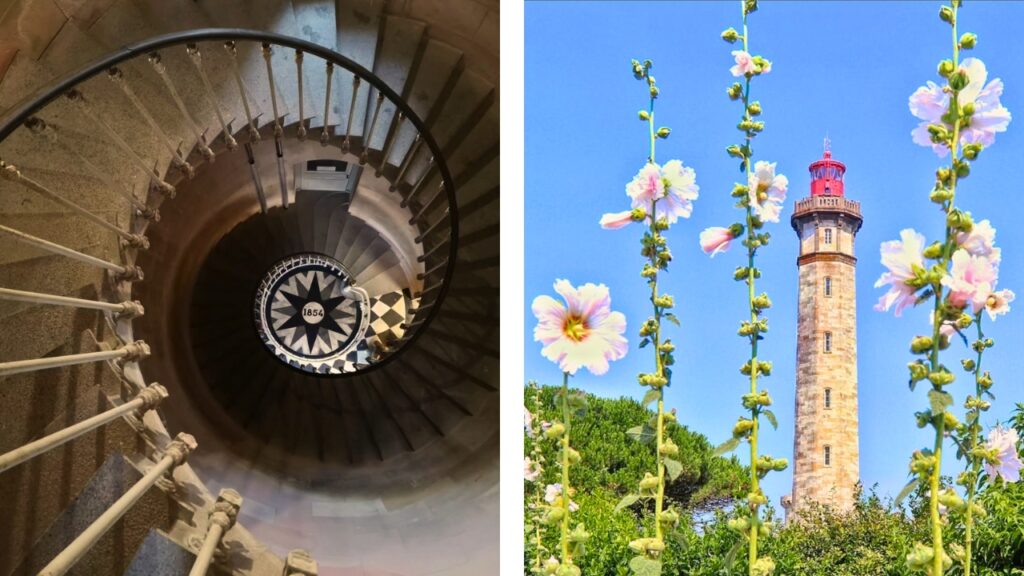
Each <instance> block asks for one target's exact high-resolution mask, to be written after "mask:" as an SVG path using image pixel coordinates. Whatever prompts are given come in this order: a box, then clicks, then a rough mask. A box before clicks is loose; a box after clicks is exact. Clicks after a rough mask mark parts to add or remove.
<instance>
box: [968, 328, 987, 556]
mask: <svg viewBox="0 0 1024 576" xmlns="http://www.w3.org/2000/svg"><path fill="white" fill-rule="evenodd" d="M981 318H982V315H981V312H978V313H977V314H976V315H975V316H974V323H975V325H976V326H977V328H978V340H977V342H983V341H984V340H985V333H984V332H983V331H982V329H981ZM984 352H985V347H984V346H982V345H979V346H978V347H977V353H978V357H977V359H976V360H975V362H974V393H975V395H976V396H975V398H976V399H977V400H978V401H980V400H981V395H982V394H983V393H984V390H983V389H982V386H981V374H982V372H981V358H982V355H983V354H984ZM969 418H972V420H971V422H970V425H969V426H968V433H969V434H970V435H971V438H970V442H971V444H970V449H969V451H968V453H967V458H968V459H969V460H970V462H971V471H970V474H969V475H968V484H967V514H966V517H965V518H964V576H971V545H972V544H973V541H972V540H973V531H974V500H975V497H976V495H977V489H978V475H979V474H980V473H981V458H979V457H978V456H976V455H975V453H974V451H975V450H977V448H978V436H979V435H980V434H981V406H980V405H976V406H975V407H974V408H973V409H972V414H971V415H970V416H969Z"/></svg>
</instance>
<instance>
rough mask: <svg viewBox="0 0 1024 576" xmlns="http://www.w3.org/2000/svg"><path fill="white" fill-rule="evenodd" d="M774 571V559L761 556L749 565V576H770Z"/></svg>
mask: <svg viewBox="0 0 1024 576" xmlns="http://www.w3.org/2000/svg"><path fill="white" fill-rule="evenodd" d="M774 572H775V561H774V560H772V559H771V558H769V557H768V556H761V557H760V558H758V559H757V560H755V561H754V563H753V565H751V566H750V576H771V575H772V574H773V573H774Z"/></svg>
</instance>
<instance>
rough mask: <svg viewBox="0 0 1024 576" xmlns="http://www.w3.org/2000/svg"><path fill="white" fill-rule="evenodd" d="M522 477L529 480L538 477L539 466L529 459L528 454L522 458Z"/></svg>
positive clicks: (531, 480)
mask: <svg viewBox="0 0 1024 576" xmlns="http://www.w3.org/2000/svg"><path fill="white" fill-rule="evenodd" d="M523 477H524V478H526V479H527V480H529V481H530V482H533V481H535V480H537V478H539V477H540V466H539V465H538V464H537V463H536V462H534V461H533V460H530V457H529V456H526V457H524V458H523Z"/></svg>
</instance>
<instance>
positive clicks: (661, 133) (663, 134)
mask: <svg viewBox="0 0 1024 576" xmlns="http://www.w3.org/2000/svg"><path fill="white" fill-rule="evenodd" d="M671 133H672V129H671V128H669V127H667V126H662V127H661V128H658V131H657V132H656V134H657V135H658V138H668V135H669V134H671Z"/></svg>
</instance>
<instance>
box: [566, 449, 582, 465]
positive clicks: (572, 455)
mask: <svg viewBox="0 0 1024 576" xmlns="http://www.w3.org/2000/svg"><path fill="white" fill-rule="evenodd" d="M582 459H583V457H582V456H580V453H579V452H578V451H577V450H576V449H575V448H572V447H570V448H569V464H573V465H575V464H579V463H580V460H582Z"/></svg>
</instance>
